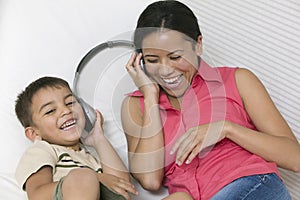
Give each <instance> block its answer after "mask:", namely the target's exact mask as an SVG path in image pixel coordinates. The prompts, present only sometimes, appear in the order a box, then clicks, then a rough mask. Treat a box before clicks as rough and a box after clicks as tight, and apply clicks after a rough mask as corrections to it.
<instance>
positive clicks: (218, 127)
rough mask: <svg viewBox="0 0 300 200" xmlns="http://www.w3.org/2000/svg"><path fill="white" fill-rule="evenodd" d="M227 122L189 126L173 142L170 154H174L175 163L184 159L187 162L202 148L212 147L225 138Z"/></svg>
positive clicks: (179, 162)
mask: <svg viewBox="0 0 300 200" xmlns="http://www.w3.org/2000/svg"><path fill="white" fill-rule="evenodd" d="M227 123H228V122H226V121H219V122H214V123H210V124H204V125H200V126H197V127H192V128H190V129H189V130H188V131H187V132H186V133H185V134H183V135H182V136H180V137H179V138H178V139H177V141H176V143H175V144H174V146H173V148H172V150H171V152H170V153H171V154H173V153H175V152H176V151H177V154H176V163H177V164H178V165H181V164H182V163H183V162H184V161H185V160H186V161H185V163H186V164H189V163H190V162H191V161H192V160H193V159H194V158H195V157H196V155H198V154H199V153H200V152H201V151H202V150H203V149H205V148H207V147H212V146H213V145H214V144H216V143H217V142H219V141H221V140H222V139H224V138H225V132H226V131H225V125H226V124H227Z"/></svg>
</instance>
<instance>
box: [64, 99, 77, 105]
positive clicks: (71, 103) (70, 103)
mask: <svg viewBox="0 0 300 200" xmlns="http://www.w3.org/2000/svg"><path fill="white" fill-rule="evenodd" d="M75 103H77V101H76V100H73V101H69V102H67V103H66V105H67V106H72V105H74V104H75Z"/></svg>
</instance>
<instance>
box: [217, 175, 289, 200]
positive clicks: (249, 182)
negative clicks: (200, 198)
mask: <svg viewBox="0 0 300 200" xmlns="http://www.w3.org/2000/svg"><path fill="white" fill-rule="evenodd" d="M227 199H228V200H242V199H243V200H251V199H255V200H259V199H264V200H290V199H291V197H290V194H289V192H288V190H287V188H286V186H285V185H284V184H283V182H282V181H281V180H280V178H279V177H278V176H277V175H276V174H275V173H271V174H262V175H253V176H247V177H242V178H239V179H237V180H235V181H233V182H232V183H230V184H228V185H226V186H225V187H224V188H222V189H221V190H220V191H219V192H218V193H217V194H216V195H214V196H213V197H212V199H211V200H227Z"/></svg>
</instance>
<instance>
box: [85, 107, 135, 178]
mask: <svg viewBox="0 0 300 200" xmlns="http://www.w3.org/2000/svg"><path fill="white" fill-rule="evenodd" d="M96 113H97V121H96V123H95V127H94V130H93V133H92V134H91V135H89V136H88V137H87V138H86V140H85V141H84V143H85V144H87V145H91V146H93V147H94V148H95V149H96V151H97V153H98V155H99V157H100V161H101V165H102V170H103V172H104V173H108V174H112V175H115V176H117V177H120V178H123V179H125V180H127V181H130V178H129V172H128V170H127V168H126V166H125V165H124V163H123V161H122V160H121V158H120V157H119V155H118V154H117V152H116V151H115V149H114V148H113V146H112V145H111V143H110V142H109V141H108V139H107V138H106V137H105V135H104V132H103V129H102V126H101V124H102V118H101V114H100V112H99V111H96Z"/></svg>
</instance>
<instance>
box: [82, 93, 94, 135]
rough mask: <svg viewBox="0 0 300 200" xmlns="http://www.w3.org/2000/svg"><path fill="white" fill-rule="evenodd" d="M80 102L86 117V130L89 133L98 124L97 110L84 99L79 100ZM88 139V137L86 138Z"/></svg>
mask: <svg viewBox="0 0 300 200" xmlns="http://www.w3.org/2000/svg"><path fill="white" fill-rule="evenodd" d="M78 102H79V103H80V105H81V107H82V110H83V113H84V116H85V127H84V130H85V131H86V132H87V133H89V132H90V131H91V130H92V129H93V127H94V125H95V122H96V112H95V109H94V108H93V107H92V106H90V105H89V104H88V103H86V102H85V101H84V100H83V99H81V98H78ZM83 137H84V136H83ZM85 137H86V136H85Z"/></svg>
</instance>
